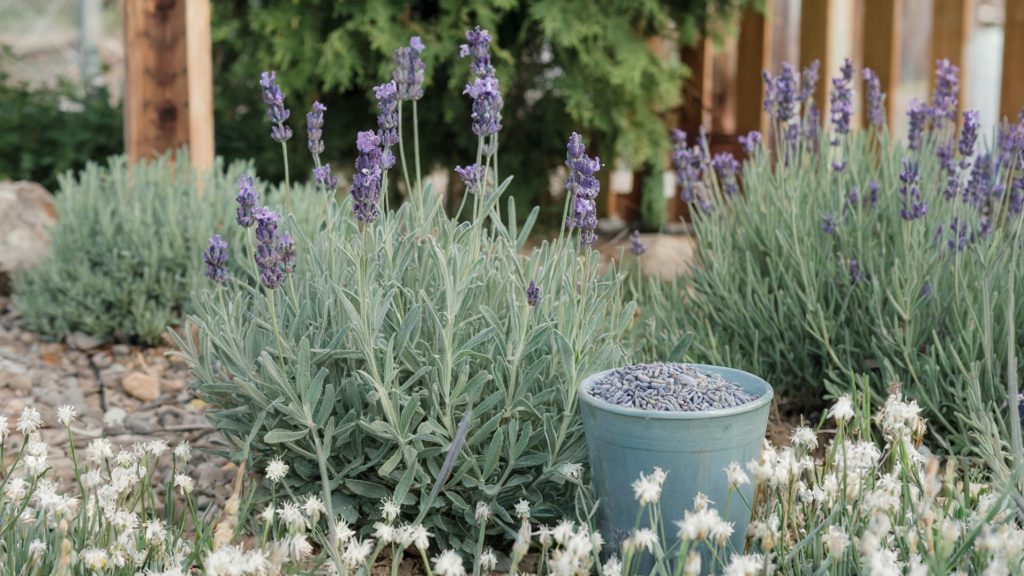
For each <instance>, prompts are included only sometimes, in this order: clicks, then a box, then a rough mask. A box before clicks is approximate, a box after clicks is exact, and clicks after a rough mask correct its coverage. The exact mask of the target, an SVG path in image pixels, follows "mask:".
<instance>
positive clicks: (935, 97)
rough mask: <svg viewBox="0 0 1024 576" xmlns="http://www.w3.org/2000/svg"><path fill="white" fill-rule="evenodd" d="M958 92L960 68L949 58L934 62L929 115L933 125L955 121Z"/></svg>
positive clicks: (937, 126)
mask: <svg viewBox="0 0 1024 576" xmlns="http://www.w3.org/2000/svg"><path fill="white" fill-rule="evenodd" d="M959 93H960V69H959V68H957V67H956V66H955V65H953V64H952V63H951V62H950V61H949V60H947V59H945V58H944V59H942V60H939V61H937V62H936V63H935V91H934V92H933V93H932V105H931V109H930V111H929V112H930V116H931V117H932V122H933V126H935V127H936V128H941V127H942V126H943V125H944V124H945V122H947V121H949V122H953V121H956V105H957V99H958V96H959Z"/></svg>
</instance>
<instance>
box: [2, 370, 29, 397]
mask: <svg viewBox="0 0 1024 576" xmlns="http://www.w3.org/2000/svg"><path fill="white" fill-rule="evenodd" d="M0 386H6V387H7V388H10V389H11V390H13V391H14V392H15V393H17V394H21V395H24V394H28V393H29V392H31V391H32V379H31V378H29V377H28V376H27V375H26V374H24V373H21V372H14V371H13V370H4V371H2V372H0Z"/></svg>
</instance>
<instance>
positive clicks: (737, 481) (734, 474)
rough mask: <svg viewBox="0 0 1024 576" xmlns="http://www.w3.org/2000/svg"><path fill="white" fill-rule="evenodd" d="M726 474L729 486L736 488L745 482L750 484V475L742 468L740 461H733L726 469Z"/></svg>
mask: <svg viewBox="0 0 1024 576" xmlns="http://www.w3.org/2000/svg"><path fill="white" fill-rule="evenodd" d="M725 476H726V478H727V479H728V482H729V488H732V489H734V490H735V489H736V488H739V487H740V486H743V485H744V484H750V477H749V476H747V473H746V472H744V471H743V468H740V465H739V463H737V462H732V463H731V464H729V466H728V467H727V468H726V469H725Z"/></svg>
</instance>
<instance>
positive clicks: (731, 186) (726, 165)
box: [711, 152, 740, 196]
mask: <svg viewBox="0 0 1024 576" xmlns="http://www.w3.org/2000/svg"><path fill="white" fill-rule="evenodd" d="M711 167H712V168H714V169H715V173H716V174H718V182H719V184H720V185H721V186H722V193H724V194H725V195H726V196H733V195H735V194H736V193H737V192H739V184H738V183H737V181H736V172H737V171H738V170H739V169H740V163H739V162H737V161H736V158H734V157H733V155H732V154H730V153H728V152H719V153H718V154H715V157H714V158H712V159H711Z"/></svg>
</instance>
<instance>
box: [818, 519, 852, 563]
mask: <svg viewBox="0 0 1024 576" xmlns="http://www.w3.org/2000/svg"><path fill="white" fill-rule="evenodd" d="M821 543H822V544H823V545H824V546H825V549H826V550H828V555H829V556H832V557H836V556H841V555H842V554H843V552H845V551H846V547H847V546H849V545H850V537H849V536H847V535H846V531H844V530H843V528H842V526H829V527H828V529H827V530H825V534H824V535H823V536H822V537H821ZM836 562H838V560H833V564H835V563H836Z"/></svg>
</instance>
